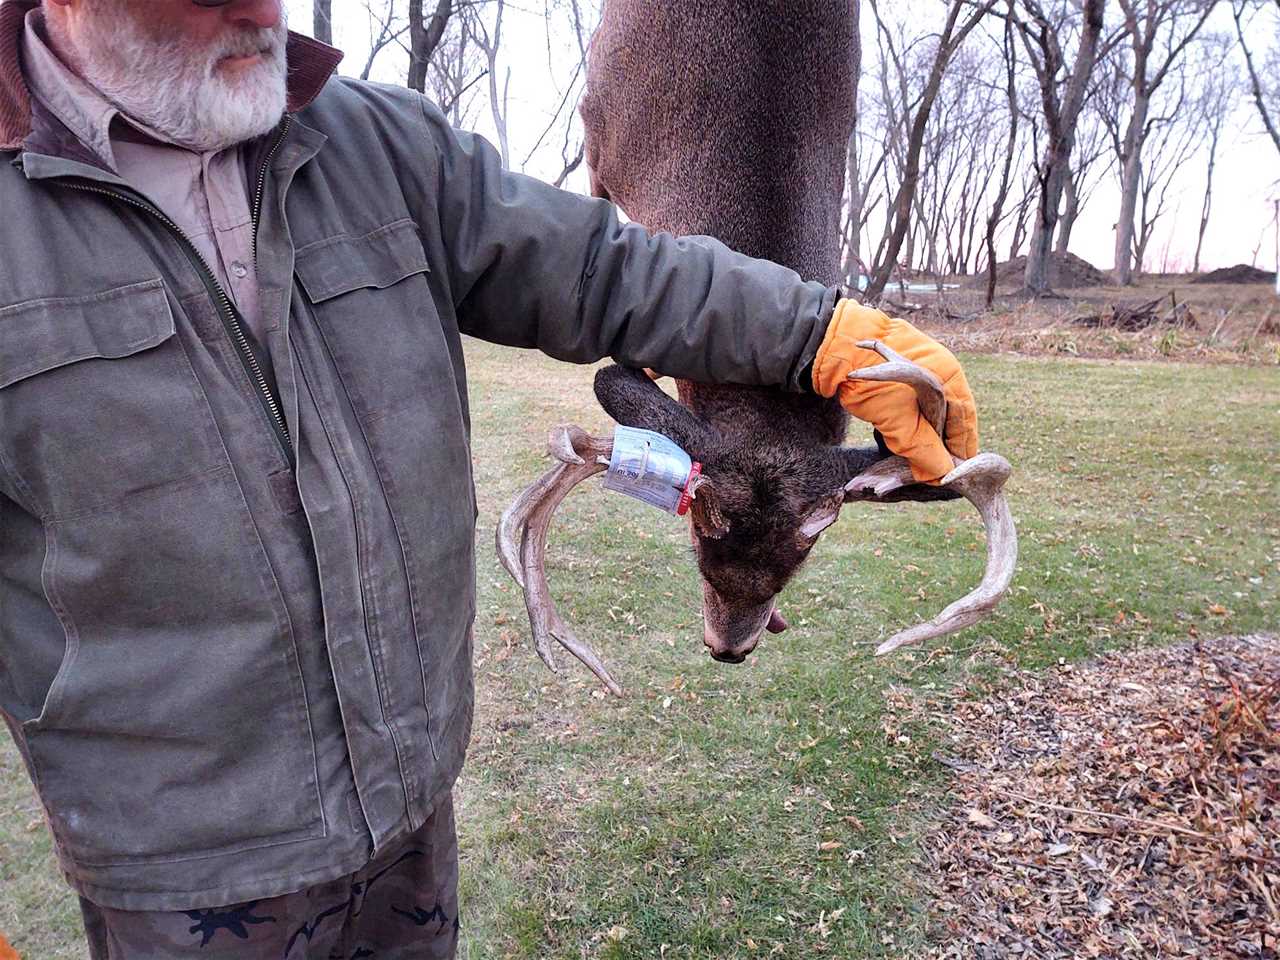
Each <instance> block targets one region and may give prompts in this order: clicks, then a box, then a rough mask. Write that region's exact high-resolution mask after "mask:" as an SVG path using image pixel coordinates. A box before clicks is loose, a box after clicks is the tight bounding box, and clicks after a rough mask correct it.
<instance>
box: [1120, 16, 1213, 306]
mask: <svg viewBox="0 0 1280 960" xmlns="http://www.w3.org/2000/svg"><path fill="white" fill-rule="evenodd" d="M1119 3H1120V10H1121V11H1122V12H1123V14H1124V31H1125V37H1126V39H1127V40H1128V44H1129V51H1128V52H1129V57H1130V61H1129V62H1130V66H1131V73H1130V76H1129V87H1130V94H1131V97H1130V101H1129V105H1128V106H1129V122H1128V124H1127V126H1126V129H1125V134H1124V139H1123V142H1122V147H1121V152H1120V213H1119V219H1118V220H1117V221H1116V245H1115V277H1116V281H1117V282H1118V283H1120V284H1122V285H1127V284H1130V283H1132V282H1133V267H1134V256H1135V252H1136V248H1137V247H1138V246H1139V244H1135V242H1134V230H1135V223H1134V219H1135V213H1136V211H1137V206H1138V193H1139V181H1140V179H1141V177H1142V148H1143V146H1144V145H1145V144H1146V141H1147V137H1148V136H1149V135H1150V133H1151V124H1150V123H1149V122H1148V114H1149V113H1150V110H1151V98H1152V96H1153V95H1154V94H1155V93H1156V91H1157V90H1159V89H1160V85H1161V84H1162V83H1164V81H1165V80H1166V79H1167V78H1168V76H1169V71H1170V69H1171V68H1173V66H1174V65H1175V64H1176V63H1178V62H1179V58H1180V57H1181V56H1182V54H1183V53H1184V51H1185V50H1186V49H1187V45H1188V44H1189V43H1191V41H1192V40H1194V39H1195V36H1196V34H1198V33H1199V32H1200V29H1201V28H1202V27H1203V26H1204V23H1205V20H1207V19H1208V17H1209V14H1210V13H1212V12H1213V7H1214V3H1213V0H1119ZM1157 44H1159V45H1160V49H1157ZM1141 245H1142V246H1145V244H1141ZM1140 265H1141V264H1140V263H1139V266H1140Z"/></svg>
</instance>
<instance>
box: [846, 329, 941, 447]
mask: <svg viewBox="0 0 1280 960" xmlns="http://www.w3.org/2000/svg"><path fill="white" fill-rule="evenodd" d="M857 346H859V347H862V348H863V349H864V350H874V351H875V352H876V353H878V354H880V356H882V357H884V360H885V362H884V363H878V364H876V365H875V366H874V367H863V368H862V369H861V370H855V371H853V372H852V373H851V374H849V379H850V380H889V381H893V382H896V383H905V384H907V385H908V386H910V387H912V388H913V389H914V390H915V392H916V403H917V404H919V406H920V413H921V414H923V415H924V418H925V419H926V420H928V421H929V425H930V426H931V427H933V429H934V432H935V433H937V435H938V436H942V430H943V425H944V424H946V422H947V398H946V396H945V394H944V393H943V388H942V381H941V380H939V379H938V377H937V375H936V374H934V372H933V371H932V370H927V369H925V368H924V367H922V366H919V365H918V364H915V363H912V362H911V361H910V360H908V359H907V358H906V357H904V356H903V355H902V354H900V353H898V352H897V351H896V350H894V349H893V348H891V347H888V346H886V345H885V344H883V343H881V342H880V341H879V340H859V341H858V343H857Z"/></svg>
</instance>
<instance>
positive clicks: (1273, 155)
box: [286, 0, 1280, 269]
mask: <svg viewBox="0 0 1280 960" xmlns="http://www.w3.org/2000/svg"><path fill="white" fill-rule="evenodd" d="M371 2H373V3H374V5H375V6H376V7H381V5H382V3H383V0H371ZM333 3H334V7H335V14H334V19H335V23H334V42H335V44H336V45H337V46H339V47H341V48H342V49H343V50H344V51H346V54H347V56H346V59H345V60H344V61H343V64H342V66H341V67H340V68H339V69H340V72H342V73H344V74H348V75H358V74H359V72H360V70H361V68H362V67H363V65H364V61H365V58H366V56H367V51H368V48H369V37H368V22H367V16H366V13H365V7H364V2H363V0H333ZM286 5H287V6H288V8H289V10H290V15H291V25H292V27H293V28H294V29H296V30H299V31H300V32H304V33H310V30H311V3H310V0H286ZM584 6H585V5H584ZM557 24H558V28H557V29H555V30H553V33H552V36H551V38H550V41H548V37H547V28H546V22H545V20H544V17H543V10H542V3H541V2H539V0H519V3H518V5H515V6H513V5H511V4H510V3H509V4H508V6H507V12H506V20H505V22H504V26H503V44H502V52H501V53H500V59H499V69H500V70H504V69H505V68H506V67H510V69H511V85H510V104H511V108H510V114H509V118H508V127H509V136H510V143H511V160H512V166H513V167H515V168H516V169H520V167H521V163H522V161H523V160H524V159H525V156H526V155H527V154H528V152H529V149H530V148H531V147H532V145H533V144H534V142H535V141H536V140H537V138H538V136H539V134H541V133H542V131H543V129H544V128H545V127H546V125H547V123H548V122H549V121H550V119H551V116H552V114H553V113H554V111H555V108H556V105H557V104H558V103H559V102H560V99H561V96H562V95H563V93H564V88H565V85H566V84H567V83H568V81H569V78H570V76H571V72H572V68H573V65H574V64H575V63H576V59H577V50H576V46H575V45H574V41H573V39H572V36H571V33H570V30H569V28H568V25H567V20H565V19H564V18H563V17H561V18H560V19H559V20H558V21H557ZM1229 25H1230V20H1229V18H1227V20H1226V21H1225V23H1224V24H1219V25H1217V27H1216V28H1217V29H1219V30H1223V29H1226V27H1227V26H1229ZM406 39H407V38H406ZM1259 42H1260V43H1266V38H1259ZM1273 42H1274V41H1273ZM548 44H550V61H551V62H550V65H549V62H548V60H549V58H548ZM407 64H408V56H407V55H406V54H405V53H404V52H403V51H402V50H401V49H399V48H398V47H396V46H391V47H388V48H387V49H386V50H384V51H383V53H382V54H381V56H380V58H379V59H378V61H377V64H376V65H375V69H374V72H373V77H372V78H373V79H375V80H382V81H385V82H389V83H403V81H404V76H405V72H406V68H407ZM485 83H487V78H486V80H482V81H481V85H483V84H485ZM578 83H579V85H580V83H581V80H579V81H578ZM574 97H575V98H576V94H575V95H574ZM1233 122H1234V128H1233V129H1228V130H1225V131H1224V134H1223V142H1222V144H1221V146H1220V148H1219V152H1218V167H1217V171H1216V174H1215V178H1214V208H1213V214H1212V218H1211V220H1210V222H1209V229H1208V232H1207V234H1206V236H1205V247H1204V254H1203V256H1202V268H1204V269H1213V268H1215V267H1221V266H1230V265H1232V264H1236V263H1250V262H1253V260H1254V250H1255V248H1257V247H1259V245H1260V251H1259V254H1258V265H1259V266H1262V267H1267V268H1270V267H1274V266H1275V265H1276V238H1275V227H1274V224H1273V218H1274V206H1273V203H1272V201H1273V200H1275V199H1277V198H1280V154H1277V152H1276V150H1275V148H1274V147H1273V146H1272V144H1271V141H1270V140H1269V139H1268V138H1267V136H1266V134H1265V132H1264V131H1263V130H1262V126H1261V123H1260V122H1259V121H1258V120H1257V114H1256V111H1255V110H1254V108H1253V105H1252V102H1251V101H1250V102H1242V105H1241V109H1239V110H1238V111H1237V112H1236V114H1235V115H1234V117H1233ZM493 129H494V128H493V124H492V120H491V118H490V115H489V111H488V107H487V102H486V103H485V104H484V105H482V109H481V110H479V111H478V112H477V116H476V119H475V130H476V131H477V132H479V133H481V134H482V135H484V136H485V137H487V138H488V139H490V140H491V141H492V140H494V139H495V137H494V135H493ZM560 146H561V138H560V137H557V136H555V135H554V134H553V135H551V136H548V138H547V140H546V142H545V144H544V145H543V147H542V148H540V149H539V150H538V151H536V152H535V153H534V155H533V156H532V158H531V159H530V160H529V162H528V163H527V164H526V165H524V168H523V169H524V172H526V173H529V174H532V175H534V176H539V177H543V178H544V179H552V178H554V177H555V176H556V175H557V174H558V173H559V171H560V168H561V159H560ZM1206 162H1207V156H1206V152H1205V151H1200V152H1199V153H1198V154H1196V155H1195V156H1193V157H1192V159H1191V160H1190V161H1189V162H1188V163H1187V164H1186V165H1185V168H1184V170H1183V171H1182V172H1181V173H1180V174H1179V176H1178V179H1177V181H1176V184H1175V190H1174V193H1175V194H1176V197H1175V198H1174V199H1172V200H1171V202H1170V207H1171V208H1173V209H1172V212H1170V213H1169V214H1167V215H1166V217H1165V219H1164V220H1162V221H1161V223H1160V224H1159V225H1158V227H1157V232H1156V236H1155V238H1154V239H1153V241H1152V244H1151V248H1152V250H1153V251H1156V252H1161V251H1164V250H1165V249H1166V248H1168V249H1169V251H1170V261H1171V269H1189V268H1190V264H1191V258H1192V253H1193V252H1194V248H1195V240H1196V229H1197V225H1198V222H1199V217H1200V204H1201V200H1202V197H1203V190H1204V178H1205V165H1206ZM586 183H587V181H586V176H585V173H584V172H583V171H582V170H581V169H580V170H579V171H578V172H577V173H576V174H575V175H574V176H573V177H571V178H570V180H569V181H568V183H567V184H566V186H567V187H568V188H571V189H576V190H579V191H585V189H586ZM1118 194H1119V191H1118V186H1117V184H1116V183H1115V177H1114V175H1112V174H1109V175H1108V177H1107V179H1106V181H1104V182H1103V183H1102V184H1101V185H1100V186H1099V187H1098V189H1097V192H1096V194H1095V195H1094V197H1093V199H1092V200H1090V202H1089V205H1088V206H1087V207H1086V208H1085V211H1084V213H1083V214H1082V216H1081V218H1080V220H1079V222H1078V223H1077V225H1076V228H1075V232H1074V234H1073V236H1072V242H1071V249H1072V252H1074V253H1077V254H1079V255H1080V256H1082V257H1084V258H1085V259H1087V260H1089V261H1091V262H1092V263H1094V264H1095V265H1097V266H1099V267H1101V268H1103V269H1108V268H1110V266H1111V264H1112V261H1113V248H1114V234H1113V231H1112V225H1113V224H1114V222H1115V213H1116V210H1117V208H1118V204H1119V196H1118ZM1158 266H1159V264H1158V263H1157V264H1156V267H1157V269H1158Z"/></svg>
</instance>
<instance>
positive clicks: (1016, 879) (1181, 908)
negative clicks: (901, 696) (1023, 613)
mask: <svg viewBox="0 0 1280 960" xmlns="http://www.w3.org/2000/svg"><path fill="white" fill-rule="evenodd" d="M1224 609H1225V608H1224ZM1209 612H1210V613H1214V614H1216V615H1218V616H1223V615H1224V614H1223V613H1218V612H1217V611H1215V610H1214V609H1213V607H1210V608H1209ZM1012 686H1013V687H1014V689H1012V690H1004V691H1002V692H1001V693H1000V694H999V695H997V696H995V697H993V698H990V699H987V700H985V701H975V700H972V699H966V698H964V697H960V698H958V699H956V700H955V701H953V708H952V709H951V710H949V711H947V713H946V714H945V720H944V721H943V722H944V723H945V724H946V725H947V727H948V728H949V736H948V738H947V740H948V743H947V746H946V748H945V754H946V755H942V754H936V755H935V757H936V759H938V760H940V761H941V762H942V763H944V765H945V766H947V767H948V768H950V769H951V770H952V771H953V772H954V774H955V779H954V781H953V784H952V789H951V793H952V795H953V798H954V806H952V807H951V810H950V812H949V813H948V814H946V815H945V819H944V820H943V821H942V822H940V823H938V825H937V827H936V828H935V829H934V830H933V831H932V832H931V833H930V834H929V835H928V836H927V837H926V838H925V840H924V842H923V849H924V853H925V861H926V862H925V864H924V867H925V874H926V875H925V877H924V880H923V882H924V884H925V886H926V889H928V891H929V895H930V898H931V902H932V903H933V905H934V913H935V915H936V918H937V920H938V927H939V929H938V931H937V932H938V933H939V938H938V939H939V942H938V944H937V945H936V946H935V948H934V950H933V952H932V953H931V954H930V955H931V956H933V957H935V958H965V960H970V958H977V960H988V958H997V957H1011V956H1017V957H1023V958H1061V960H1067V958H1075V957H1085V958H1087V957H1098V958H1104V957H1105V958H1135V960H1136V958H1139V957H1156V956H1164V957H1199V958H1204V960H1210V958H1213V960H1218V958H1222V960H1228V958H1250V960H1276V958H1277V957H1280V953H1277V949H1280V946H1278V945H1280V638H1276V637H1258V636H1255V637H1241V638H1224V639H1220V640H1215V641H1212V642H1208V641H1206V642H1203V643H1200V644H1195V645H1188V646H1184V647H1179V648H1171V649H1164V650H1150V651H1144V652H1141V653H1137V654H1113V655H1109V656H1106V657H1103V658H1101V659H1099V660H1098V661H1096V662H1094V663H1092V664H1088V665H1084V666H1079V667H1077V668H1076V669H1075V670H1071V671H1067V670H1061V669H1059V670H1057V671H1053V672H1052V673H1050V674H1048V675H1045V676H1037V675H1033V674H1017V675H1016V677H1015V678H1014V683H1013V684H1012Z"/></svg>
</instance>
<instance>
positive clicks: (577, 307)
mask: <svg viewBox="0 0 1280 960" xmlns="http://www.w3.org/2000/svg"><path fill="white" fill-rule="evenodd" d="M423 104H424V106H423V109H424V113H425V117H426V121H427V126H428V130H429V134H430V136H431V139H432V140H433V142H434V144H435V146H436V149H437V151H438V153H439V158H440V170H441V173H440V185H439V215H440V220H441V223H440V229H441V234H442V236H443V238H444V243H445V245H446V247H447V249H448V253H449V271H450V277H449V280H450V286H451V289H452V291H453V296H454V302H455V306H456V309H457V312H458V319H459V325H460V328H461V329H462V331H463V332H464V333H468V334H471V335H472V336H476V337H480V338H482V339H485V340H492V341H495V342H497V343H503V344H507V345H510V346H518V347H536V348H537V349H539V350H542V351H543V352H544V353H547V354H549V355H551V356H553V357H556V358H558V359H561V360H569V361H573V362H578V363H590V362H593V361H596V360H599V359H601V358H603V357H613V358H614V359H616V360H618V361H619V362H621V363H625V364H627V365H628V366H632V367H653V368H655V369H658V370H661V371H662V372H663V373H665V374H669V375H672V376H677V377H683V378H687V379H691V380H701V381H708V382H721V383H741V384H752V385H763V386H782V387H787V388H789V389H792V390H808V389H811V385H810V384H809V383H808V382H805V381H807V379H808V378H807V377H805V376H803V371H804V369H805V368H806V367H807V366H808V365H809V364H811V363H812V361H813V358H814V356H815V355H816V353H817V351H818V346H819V344H820V343H821V341H822V337H823V334H824V333H825V331H826V328H827V322H828V320H829V319H830V316H831V311H832V309H833V308H834V306H835V301H836V291H835V290H833V289H831V288H829V287H825V286H823V285H822V284H820V283H813V282H805V281H803V280H802V279H801V278H800V277H799V275H797V274H796V273H795V272H794V271H792V270H789V269H787V268H785V267H782V266H779V265H778V264H775V263H771V262H769V261H767V260H755V259H752V258H750V257H746V256H743V255H741V254H738V253H735V252H733V251H732V250H730V249H729V248H728V247H726V246H725V245H724V244H722V243H720V242H719V241H718V240H714V239H712V238H709V237H681V238H676V237H672V236H670V235H669V234H654V235H651V234H649V233H648V232H647V231H646V230H644V229H643V228H642V227H640V226H638V225H636V224H623V223H620V222H619V220H618V215H617V211H616V209H615V208H614V207H613V205H612V204H610V203H608V202H606V201H604V200H600V199H596V198H590V197H582V196H578V195H576V194H572V193H568V192H566V191H563V190H557V189H556V188H554V187H551V186H549V185H547V184H545V183H542V182H541V181H538V180H535V179H533V178H531V177H526V176H523V175H521V174H518V173H510V172H508V171H505V170H503V169H502V166H501V162H500V161H499V158H498V155H497V153H496V151H495V150H494V149H493V148H492V147H491V146H490V145H489V144H488V143H486V142H485V141H484V140H483V139H481V138H480V137H477V136H474V135H472V134H468V133H463V132H460V131H456V130H453V129H451V128H450V127H449V126H448V124H447V123H446V122H445V120H444V118H443V117H442V116H441V115H440V114H439V112H438V111H437V110H436V109H435V108H434V107H432V106H431V105H430V104H428V103H426V102H425V101H423Z"/></svg>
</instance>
